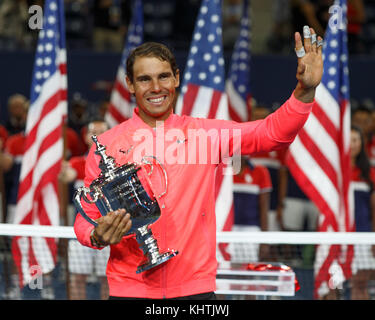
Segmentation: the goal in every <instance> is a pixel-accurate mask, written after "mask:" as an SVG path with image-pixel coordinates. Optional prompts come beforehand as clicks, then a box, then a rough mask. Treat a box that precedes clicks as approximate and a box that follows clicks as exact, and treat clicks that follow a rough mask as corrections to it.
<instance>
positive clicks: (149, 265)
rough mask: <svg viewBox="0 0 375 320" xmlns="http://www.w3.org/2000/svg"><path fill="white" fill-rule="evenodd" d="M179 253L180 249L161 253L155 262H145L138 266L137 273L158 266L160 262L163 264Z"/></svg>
mask: <svg viewBox="0 0 375 320" xmlns="http://www.w3.org/2000/svg"><path fill="white" fill-rule="evenodd" d="M177 254H178V251H171V252H165V253H163V254H161V255H160V256H159V257H158V258H157V259H156V261H155V262H153V263H150V262H149V263H145V264H142V265H140V266H138V268H137V271H136V273H141V272H143V271H146V270H149V269H151V268H153V267H156V266H158V265H159V264H162V263H164V262H166V261H168V260H169V259H171V258H173V257H174V256H176V255H177Z"/></svg>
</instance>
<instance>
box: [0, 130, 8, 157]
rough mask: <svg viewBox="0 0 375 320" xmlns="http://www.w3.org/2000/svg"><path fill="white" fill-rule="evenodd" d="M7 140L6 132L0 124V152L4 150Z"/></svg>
mask: <svg viewBox="0 0 375 320" xmlns="http://www.w3.org/2000/svg"><path fill="white" fill-rule="evenodd" d="M7 139H8V131H7V129H5V127H4V126H2V125H1V124H0V151H2V150H3V149H4V146H5V143H6V141H7Z"/></svg>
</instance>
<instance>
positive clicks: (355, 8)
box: [347, 0, 365, 54]
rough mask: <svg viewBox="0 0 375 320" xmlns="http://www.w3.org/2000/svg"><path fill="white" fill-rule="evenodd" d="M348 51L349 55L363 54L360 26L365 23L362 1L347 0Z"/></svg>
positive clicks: (363, 47)
mask: <svg viewBox="0 0 375 320" xmlns="http://www.w3.org/2000/svg"><path fill="white" fill-rule="evenodd" d="M347 15H348V50H349V53H354V54H357V53H365V46H364V44H363V41H362V26H363V24H364V22H365V7H364V3H363V1H362V0H348V13H347Z"/></svg>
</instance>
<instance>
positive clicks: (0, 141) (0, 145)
mask: <svg viewBox="0 0 375 320" xmlns="http://www.w3.org/2000/svg"><path fill="white" fill-rule="evenodd" d="M7 139H8V132H7V130H6V129H5V127H4V126H2V125H0V163H1V162H2V152H3V149H4V147H5V143H6V141H7ZM5 203H6V202H5V187H4V175H3V168H2V165H0V223H4V218H5Z"/></svg>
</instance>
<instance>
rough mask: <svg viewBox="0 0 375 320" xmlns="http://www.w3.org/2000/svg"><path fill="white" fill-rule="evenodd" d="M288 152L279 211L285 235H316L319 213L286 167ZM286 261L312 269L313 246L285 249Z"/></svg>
mask: <svg viewBox="0 0 375 320" xmlns="http://www.w3.org/2000/svg"><path fill="white" fill-rule="evenodd" d="M288 152H289V148H286V149H283V150H282V153H283V156H282V160H281V162H282V165H281V166H280V171H279V178H280V180H279V201H278V207H277V209H276V214H277V218H278V221H279V223H280V226H281V229H282V231H290V232H300V231H317V228H318V218H319V210H318V208H317V207H316V205H315V203H314V202H313V201H311V200H310V199H309V198H308V197H307V196H306V194H305V193H304V192H303V191H302V189H301V187H300V186H299V185H298V183H297V182H296V180H295V179H294V177H293V175H292V174H291V172H290V171H289V169H288V167H287V165H286V162H287V161H286V159H287V157H288ZM283 250H284V257H285V259H291V262H292V264H296V266H301V263H302V266H304V267H312V264H313V262H314V246H313V245H285V246H283Z"/></svg>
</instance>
